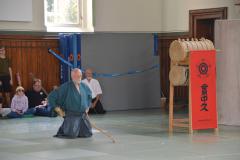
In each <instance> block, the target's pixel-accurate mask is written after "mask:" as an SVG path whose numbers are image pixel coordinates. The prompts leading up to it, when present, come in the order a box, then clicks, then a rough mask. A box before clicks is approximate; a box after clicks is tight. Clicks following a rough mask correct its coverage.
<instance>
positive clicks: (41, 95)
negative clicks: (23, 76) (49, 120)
mask: <svg viewBox="0 0 240 160" xmlns="http://www.w3.org/2000/svg"><path fill="white" fill-rule="evenodd" d="M26 96H27V97H28V103H29V108H36V112H35V115H37V116H47V117H56V116H57V115H56V113H55V112H54V111H53V109H52V107H51V106H50V105H46V102H47V94H46V93H45V92H44V91H43V89H42V82H41V80H40V79H34V81H33V88H32V90H29V91H27V92H26Z"/></svg>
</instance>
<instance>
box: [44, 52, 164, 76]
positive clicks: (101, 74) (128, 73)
mask: <svg viewBox="0 0 240 160" xmlns="http://www.w3.org/2000/svg"><path fill="white" fill-rule="evenodd" d="M48 52H49V53H51V54H52V55H54V56H55V57H56V58H57V59H59V60H60V61H61V62H63V63H64V64H66V65H68V66H69V67H71V68H73V65H72V64H71V63H69V62H68V61H66V60H65V59H63V58H62V57H61V56H59V55H58V54H56V53H55V52H54V51H53V50H51V49H48ZM79 67H80V66H79ZM159 67H160V66H159V64H155V65H153V66H151V67H149V68H146V69H143V70H135V71H133V70H130V71H128V72H124V73H93V76H94V77H106V78H114V77H121V76H127V75H133V74H139V73H143V72H147V71H150V70H153V69H158V68H159ZM82 71H83V72H85V69H82Z"/></svg>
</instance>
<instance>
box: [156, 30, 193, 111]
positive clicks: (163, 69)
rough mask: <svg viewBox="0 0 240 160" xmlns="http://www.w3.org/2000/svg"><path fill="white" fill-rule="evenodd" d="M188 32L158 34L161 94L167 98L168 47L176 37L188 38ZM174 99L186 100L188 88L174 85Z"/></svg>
mask: <svg viewBox="0 0 240 160" xmlns="http://www.w3.org/2000/svg"><path fill="white" fill-rule="evenodd" d="M188 35H189V34H188V33H181V34H176V33H171V34H159V35H158V51H159V63H160V81H161V82H160V83H161V89H162V92H163V94H164V95H165V96H166V97H167V99H168V98H169V83H170V81H169V71H170V57H169V47H170V44H171V42H172V41H173V40H176V39H178V38H188ZM174 98H175V100H187V99H188V89H187V87H176V88H175V91H174ZM167 107H168V106H167Z"/></svg>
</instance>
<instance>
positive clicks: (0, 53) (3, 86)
mask: <svg viewBox="0 0 240 160" xmlns="http://www.w3.org/2000/svg"><path fill="white" fill-rule="evenodd" d="M12 85H13V81H12V68H11V61H10V59H9V58H7V57H6V51H5V47H4V46H0V96H3V95H5V97H6V102H7V105H8V106H10V92H11V91H12Z"/></svg>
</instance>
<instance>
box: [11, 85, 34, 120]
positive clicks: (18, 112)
mask: <svg viewBox="0 0 240 160" xmlns="http://www.w3.org/2000/svg"><path fill="white" fill-rule="evenodd" d="M34 112H35V109H34V108H32V109H28V98H27V96H25V94H24V88H23V87H21V86H18V87H17V88H16V94H15V95H14V97H13V99H12V102H11V112H10V113H9V114H7V117H8V118H22V117H23V116H24V115H32V114H34Z"/></svg>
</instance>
